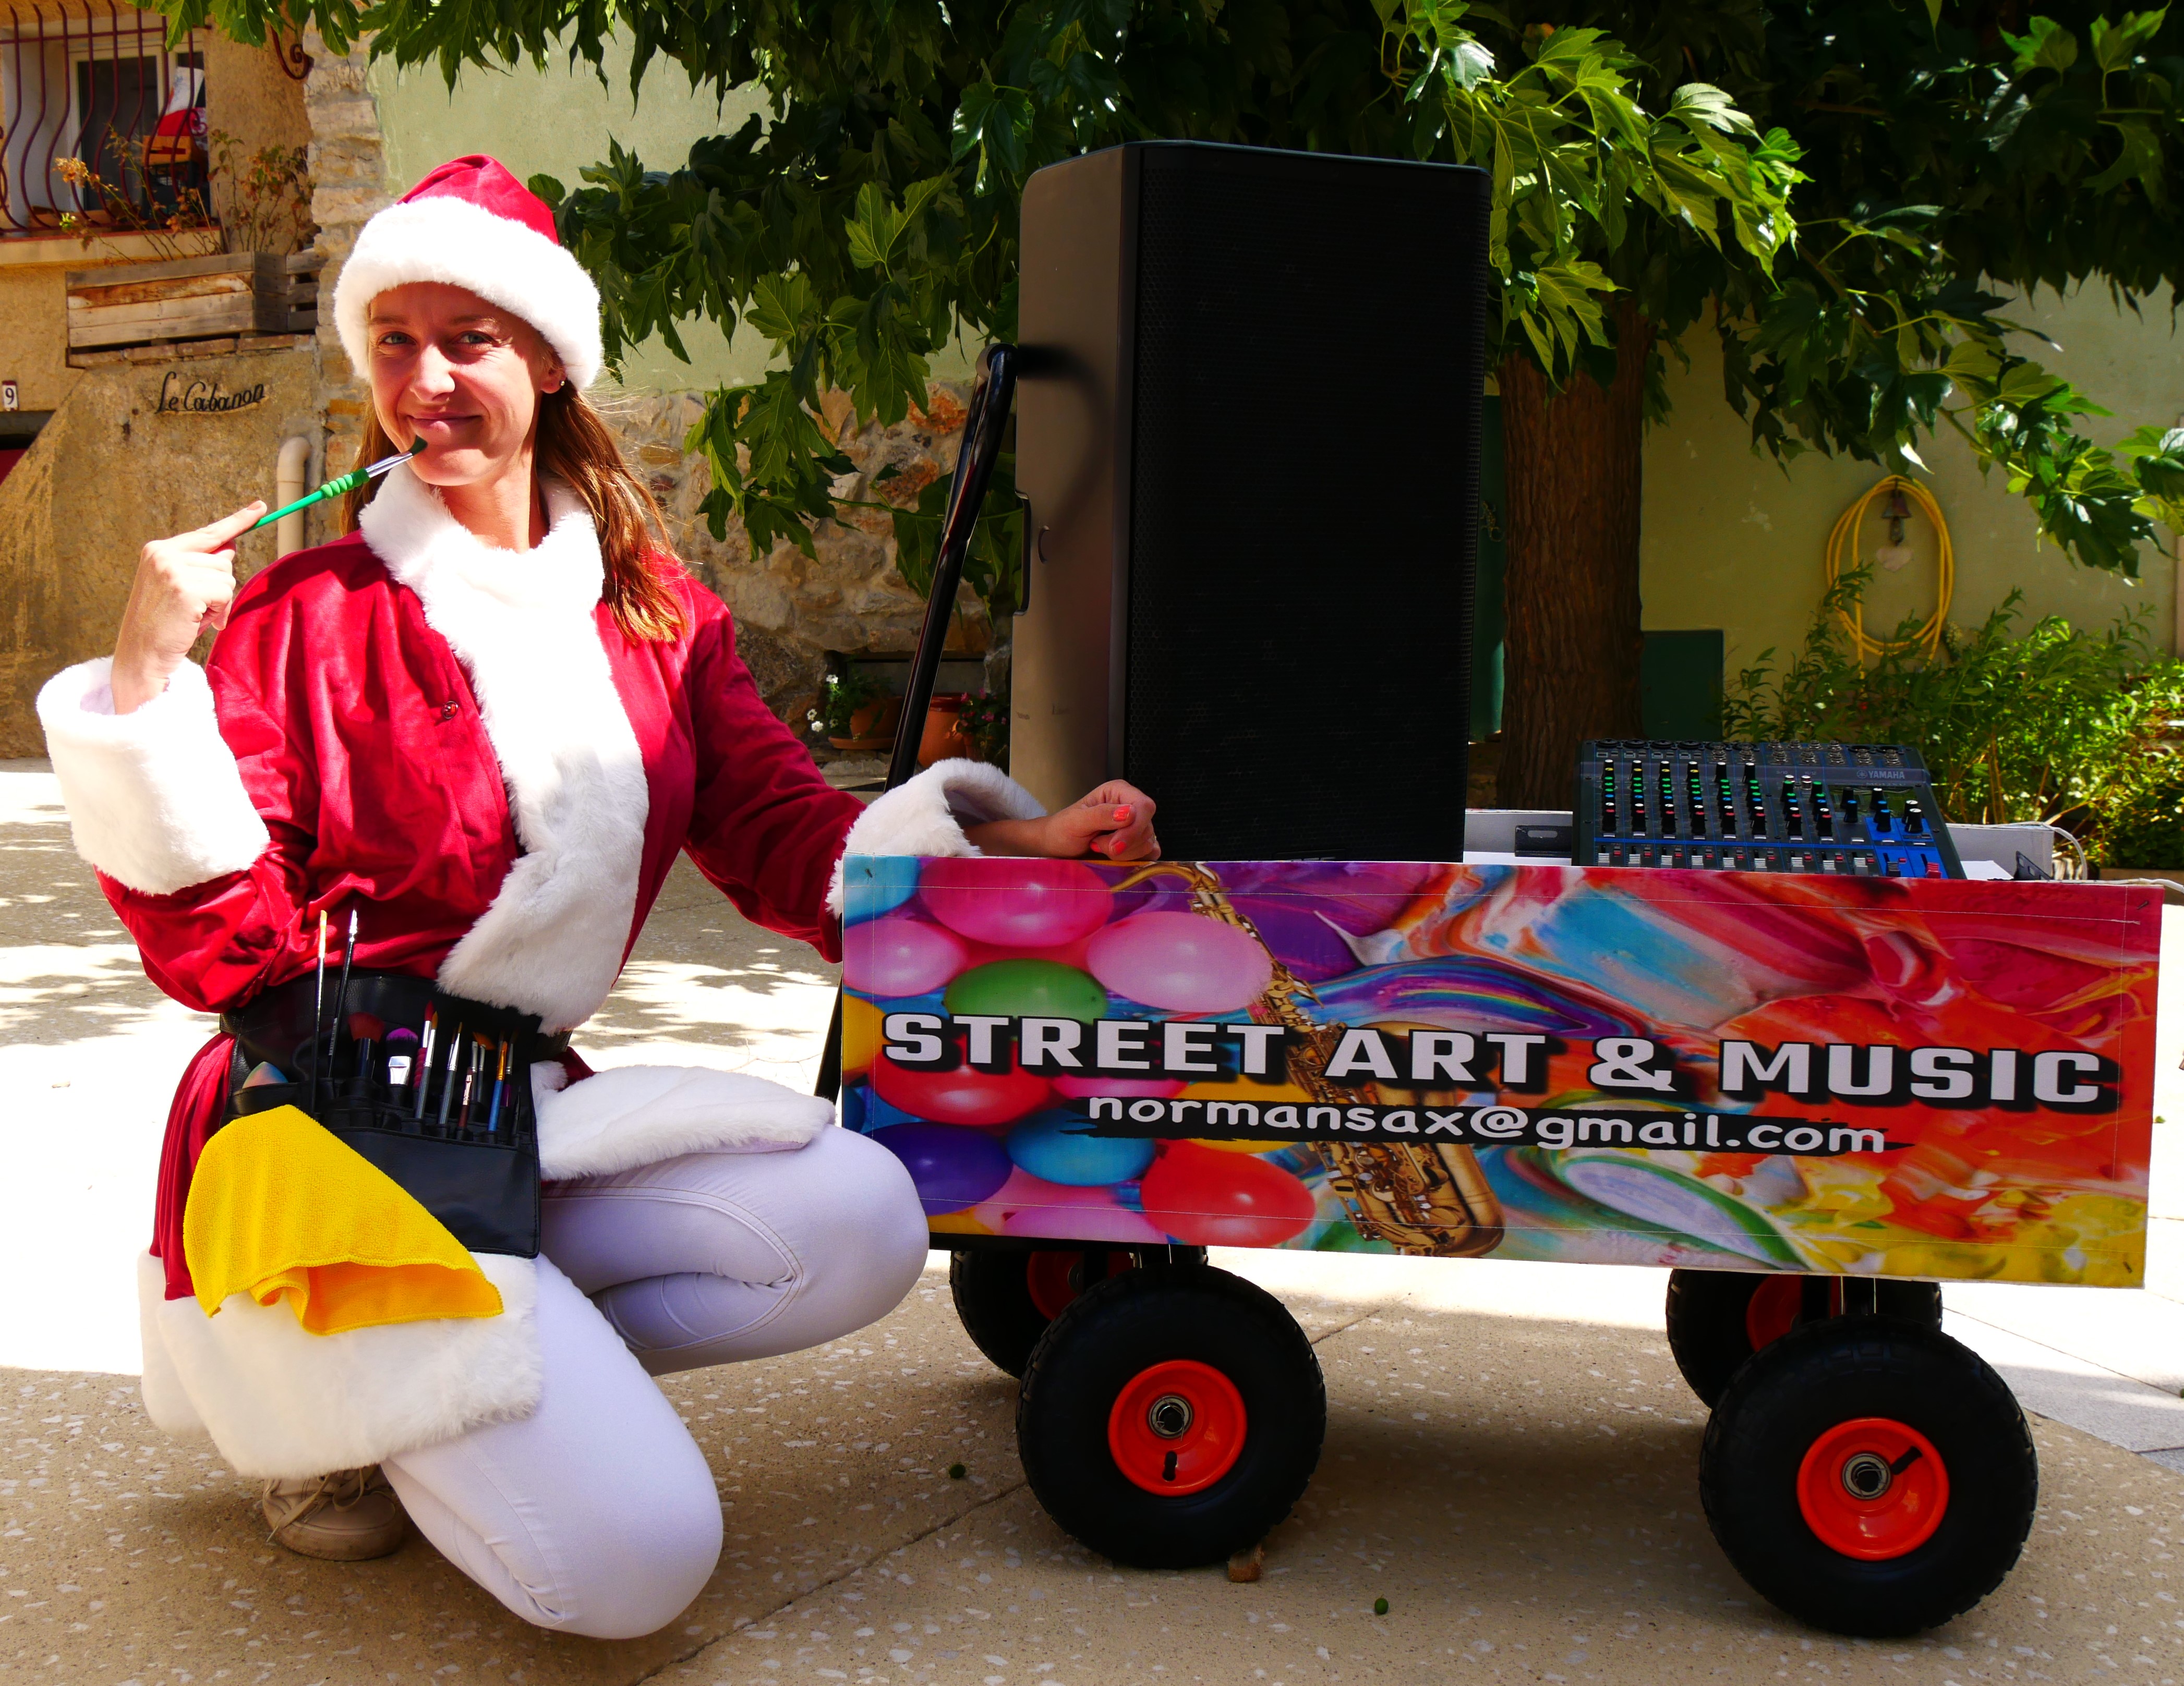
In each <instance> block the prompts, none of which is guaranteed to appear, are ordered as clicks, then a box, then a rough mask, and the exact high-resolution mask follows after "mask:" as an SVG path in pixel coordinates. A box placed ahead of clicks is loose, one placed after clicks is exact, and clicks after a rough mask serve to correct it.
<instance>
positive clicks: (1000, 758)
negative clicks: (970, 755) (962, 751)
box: [956, 691, 1009, 766]
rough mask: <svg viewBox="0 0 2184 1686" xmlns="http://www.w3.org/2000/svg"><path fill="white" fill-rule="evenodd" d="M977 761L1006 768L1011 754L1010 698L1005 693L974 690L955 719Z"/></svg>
mask: <svg viewBox="0 0 2184 1686" xmlns="http://www.w3.org/2000/svg"><path fill="white" fill-rule="evenodd" d="M956 719H957V721H959V722H961V726H962V728H963V735H964V737H967V738H969V739H970V740H971V746H972V748H974V749H976V750H977V751H978V759H979V760H982V761H990V762H992V763H993V764H994V765H995V766H1006V765H1008V754H1009V698H1008V693H1006V692H1000V693H995V692H992V691H973V692H972V693H971V694H970V695H969V696H967V697H966V698H964V699H963V711H962V713H961V714H960V715H957V716H956Z"/></svg>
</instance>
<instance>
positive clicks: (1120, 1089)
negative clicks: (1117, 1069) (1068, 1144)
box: [1054, 1072, 1190, 1100]
mask: <svg viewBox="0 0 2184 1686" xmlns="http://www.w3.org/2000/svg"><path fill="white" fill-rule="evenodd" d="M1189 1087H1190V1085H1189V1084H1187V1083H1185V1082H1184V1081H1183V1079H1182V1078H1180V1077H1076V1076H1073V1075H1072V1074H1069V1073H1067V1072H1065V1073H1064V1074H1063V1075H1062V1076H1061V1077H1056V1079H1055V1080H1054V1092H1055V1093H1056V1094H1058V1095H1064V1096H1067V1098H1068V1099H1071V1100H1089V1099H1091V1098H1092V1097H1093V1096H1094V1095H1112V1096H1116V1097H1118V1098H1121V1099H1130V1100H1146V1099H1150V1100H1167V1099H1169V1098H1170V1097H1171V1096H1174V1095H1179V1094H1181V1093H1183V1092H1184V1090H1185V1089H1186V1088H1189Z"/></svg>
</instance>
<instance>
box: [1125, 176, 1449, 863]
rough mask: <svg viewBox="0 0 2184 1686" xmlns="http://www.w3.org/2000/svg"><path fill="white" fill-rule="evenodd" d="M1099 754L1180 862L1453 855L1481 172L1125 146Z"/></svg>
mask: <svg viewBox="0 0 2184 1686" xmlns="http://www.w3.org/2000/svg"><path fill="white" fill-rule="evenodd" d="M1138 210H1139V214H1138V220H1137V235H1138V251H1137V263H1136V274H1137V297H1136V310H1135V319H1134V325H1133V331H1134V356H1133V358H1132V359H1131V362H1132V368H1133V371H1134V392H1133V398H1132V421H1131V448H1130V452H1129V459H1130V461H1129V470H1128V484H1129V490H1128V507H1129V517H1128V577H1127V580H1126V581H1124V585H1123V588H1124V590H1125V591H1126V592H1127V593H1128V599H1127V609H1126V611H1125V613H1126V616H1127V625H1128V646H1127V656H1126V659H1127V664H1128V671H1127V676H1126V678H1125V680H1124V684H1125V687H1126V688H1125V699H1124V721H1123V766H1124V769H1125V771H1126V772H1127V774H1128V776H1129V777H1130V778H1131V779H1132V780H1133V781H1134V782H1136V783H1137V784H1139V785H1140V786H1141V787H1144V788H1145V789H1146V790H1147V791H1148V792H1150V793H1151V794H1152V795H1153V796H1154V797H1155V798H1156V799H1157V800H1158V801H1159V803H1160V804H1161V806H1160V820H1159V825H1160V832H1161V840H1162V847H1163V849H1164V850H1165V852H1166V853H1167V854H1169V855H1170V856H1171V857H1173V858H1177V859H1199V860H1249V859H1291V858H1309V857H1316V856H1325V857H1335V858H1341V859H1347V860H1374V859H1380V860H1452V859H1457V858H1458V854H1457V851H1459V850H1460V849H1462V847H1463V809H1464V776H1465V767H1466V760H1467V755H1466V749H1467V743H1466V739H1467V737H1468V721H1469V707H1470V703H1469V674H1470V657H1471V648H1470V646H1471V581H1472V570H1473V565H1474V560H1475V558H1476V552H1477V545H1478V474H1479V392H1480V383H1481V375H1482V370H1481V367H1480V357H1481V351H1480V330H1481V325H1482V321H1483V316H1482V312H1483V309H1484V306H1485V280H1486V275H1485V262H1484V253H1485V243H1486V242H1485V231H1486V192H1485V176H1484V175H1482V174H1481V173H1479V172H1477V171H1471V170H1437V169H1429V168H1422V167H1419V166H1416V165H1410V164H1396V163H1387V162H1380V161H1376V160H1366V159H1329V158H1323V157H1318V156H1304V155H1299V154H1293V153H1263V152H1253V151H1250V150H1245V149H1241V148H1225V147H1195V146H1178V147H1164V146H1149V147H1145V148H1144V149H1143V153H1142V172H1141V175H1140V177H1139V203H1138Z"/></svg>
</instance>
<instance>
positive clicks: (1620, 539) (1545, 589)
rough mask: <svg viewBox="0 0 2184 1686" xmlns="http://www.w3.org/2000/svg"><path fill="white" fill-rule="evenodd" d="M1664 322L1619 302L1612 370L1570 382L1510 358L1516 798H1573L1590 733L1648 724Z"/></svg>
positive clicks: (1505, 747) (1507, 586)
mask: <svg viewBox="0 0 2184 1686" xmlns="http://www.w3.org/2000/svg"><path fill="white" fill-rule="evenodd" d="M1652 338H1653V325H1652V323H1651V322H1649V321H1647V320H1646V319H1645V318H1644V317H1643V316H1641V315H1640V314H1639V313H1638V309H1637V307H1636V305H1635V304H1634V303H1630V300H1629V299H1628V298H1627V297H1626V298H1623V299H1620V300H1619V302H1618V304H1617V309H1616V349H1617V357H1616V369H1615V381H1614V384H1613V386H1611V387H1607V388H1606V389H1605V390H1602V387H1601V386H1600V385H1599V383H1598V382H1597V381H1595V380H1593V378H1592V377H1591V376H1589V375H1578V376H1574V377H1573V378H1572V379H1571V381H1570V382H1569V384H1568V386H1567V387H1564V388H1563V391H1562V392H1559V393H1558V392H1556V391H1555V390H1554V388H1553V387H1552V386H1550V385H1549V384H1548V381H1547V378H1546V376H1544V375H1542V374H1541V372H1540V370H1539V366H1538V365H1537V364H1535V363H1533V362H1532V361H1531V360H1530V359H1528V358H1524V357H1512V358H1510V359H1507V361H1506V362H1504V363H1503V364H1502V367H1501V369H1500V370H1499V374H1500V379H1501V387H1502V449H1503V453H1504V454H1503V460H1504V462H1505V464H1506V465H1507V467H1506V473H1507V487H1508V492H1507V496H1508V504H1509V508H1508V541H1507V544H1508V549H1507V556H1508V562H1507V573H1506V575H1505V577H1504V581H1503V587H1502V591H1503V598H1502V602H1503V614H1504V615H1505V616H1506V617H1507V632H1506V634H1505V635H1504V636H1505V639H1506V642H1505V643H1504V645H1503V649H1504V652H1505V654H1504V658H1503V660H1504V679H1503V690H1502V770H1501V776H1500V780H1499V796H1500V800H1501V803H1502V806H1503V807H1505V808H1546V809H1561V808H1568V807H1569V806H1571V805H1572V804H1573V802H1574V799H1575V798H1574V795H1573V794H1572V793H1573V790H1574V786H1575V783H1576V778H1577V751H1578V745H1579V744H1580V743H1582V742H1584V740H1585V739H1586V738H1588V737H1637V736H1638V735H1639V732H1640V729H1641V728H1640V724H1639V720H1640V716H1639V703H1638V661H1639V652H1640V649H1641V645H1642V643H1643V640H1642V638H1641V634H1640V632H1639V625H1638V621H1639V602H1638V504H1639V496H1640V492H1641V488H1642V485H1643V476H1642V474H1641V462H1640V443H1641V436H1642V432H1643V420H1642V416H1641V403H1642V401H1643V398H1644V396H1645V388H1646V354H1647V353H1648V351H1649V350H1650V349H1651V347H1652Z"/></svg>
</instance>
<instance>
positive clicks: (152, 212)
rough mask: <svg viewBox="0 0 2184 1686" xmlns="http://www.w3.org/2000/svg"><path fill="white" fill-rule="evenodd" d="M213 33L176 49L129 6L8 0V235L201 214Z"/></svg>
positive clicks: (2, 19) (2, 231) (153, 21)
mask: <svg viewBox="0 0 2184 1686" xmlns="http://www.w3.org/2000/svg"><path fill="white" fill-rule="evenodd" d="M206 39H207V36H206V32H205V31H197V32H194V33H193V34H192V35H191V36H188V37H187V38H186V39H184V40H183V41H181V42H178V43H175V44H173V45H170V43H169V42H168V40H167V25H166V19H164V18H162V17H160V16H159V14H156V13H153V12H140V11H137V10H136V9H135V8H132V7H128V6H120V5H110V4H109V5H105V6H100V5H98V4H97V0H92V4H91V5H88V6H87V5H86V0H29V3H25V0H0V236H8V235H25V234H51V233H58V232H59V231H61V230H63V229H64V227H69V226H78V225H80V226H84V227H87V228H106V227H123V228H126V227H130V226H141V227H160V228H164V227H166V226H168V225H170V221H171V220H173V219H175V218H176V217H180V218H181V220H182V221H183V222H184V223H185V224H187V223H192V222H198V221H200V220H202V219H203V213H204V210H205V209H206V206H207V203H208V201H209V173H208V170H207V159H206V148H205V130H204V63H205V53H204V48H205V42H206ZM66 159H80V160H81V162H82V163H83V164H85V165H86V166H88V169H89V171H90V172H91V173H92V174H94V175H97V177H98V179H99V181H101V182H103V183H104V184H105V187H106V191H105V192H101V191H100V190H99V189H98V187H97V186H94V185H93V184H92V183H91V182H89V181H86V180H84V179H83V175H84V172H82V171H79V170H75V169H74V168H73V167H72V166H66V165H64V162H63V161H64V160H66Z"/></svg>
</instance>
